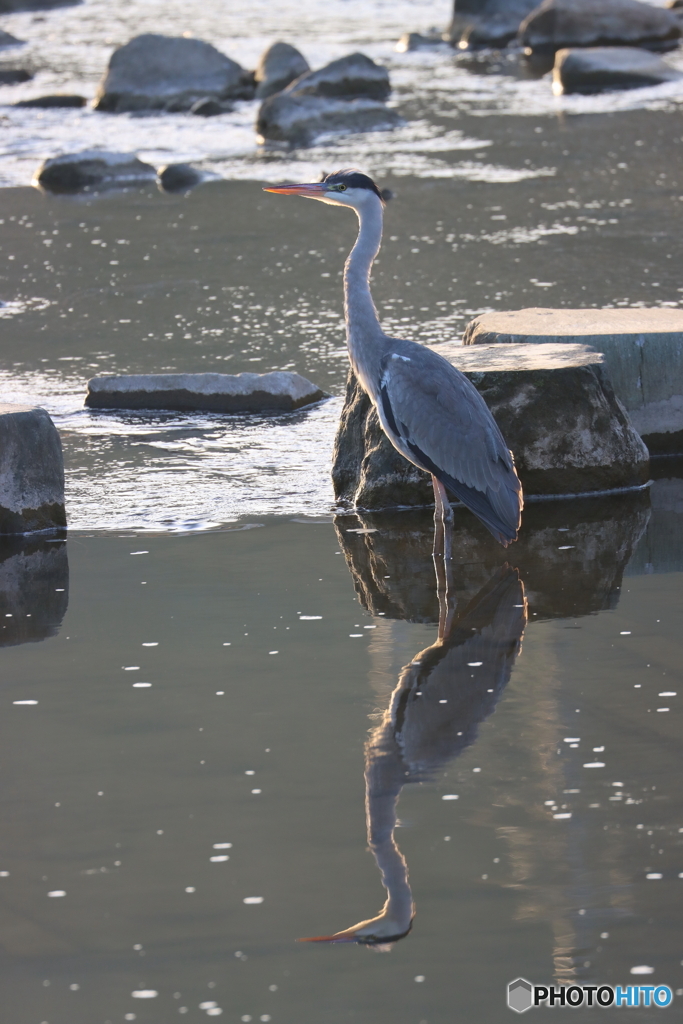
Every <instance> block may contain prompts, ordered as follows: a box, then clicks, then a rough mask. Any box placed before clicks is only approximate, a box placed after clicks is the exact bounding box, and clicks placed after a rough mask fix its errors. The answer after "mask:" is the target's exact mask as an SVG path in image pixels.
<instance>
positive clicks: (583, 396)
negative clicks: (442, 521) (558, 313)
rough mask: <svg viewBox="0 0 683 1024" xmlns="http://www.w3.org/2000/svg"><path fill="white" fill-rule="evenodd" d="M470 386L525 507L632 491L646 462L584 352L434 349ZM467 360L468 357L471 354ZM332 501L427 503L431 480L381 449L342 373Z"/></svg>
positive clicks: (594, 356)
mask: <svg viewBox="0 0 683 1024" xmlns="http://www.w3.org/2000/svg"><path fill="white" fill-rule="evenodd" d="M434 350H435V351H437V352H439V353H440V354H441V355H443V356H444V357H445V358H446V359H448V360H449V362H451V363H452V364H453V365H454V366H456V367H457V368H458V369H460V370H462V371H463V372H464V373H465V374H466V376H467V377H469V379H470V380H471V381H472V383H473V384H474V385H475V387H476V388H477V390H478V391H479V393H480V394H481V396H482V398H483V399H484V401H485V402H486V404H487V405H488V407H489V409H490V410H491V412H492V413H493V416H494V418H495V420H496V422H497V424H498V426H499V427H500V429H501V431H502V433H503V437H504V438H505V439H506V441H507V443H508V445H509V447H510V449H511V450H512V452H513V454H514V457H515V463H516V466H517V472H518V474H519V477H520V480H521V481H522V486H523V488H524V494H525V499H526V500H529V498H530V497H532V496H534V495H535V496H539V497H543V496H549V495H554V496H570V495H575V494H583V493H591V492H604V491H609V490H613V489H622V488H631V487H640V486H642V485H643V484H645V483H646V482H647V480H648V474H649V455H648V451H647V448H646V447H645V445H644V444H643V442H642V441H641V439H640V438H639V436H638V434H637V433H636V431H635V430H634V428H633V426H632V425H631V422H630V420H629V418H628V414H627V413H626V411H625V410H624V408H623V406H622V405H621V404H620V402H619V401H618V400H617V398H616V396H615V394H614V391H613V389H612V385H611V384H610V381H609V377H608V375H607V372H606V370H605V369H604V368H603V366H602V356H601V355H600V354H599V353H596V352H593V351H592V350H591V349H589V348H588V347H587V346H585V345H563V346H553V345H544V346H542V347H540V346H536V347H535V348H534V346H531V345H518V346H515V347H514V349H513V348H512V347H508V348H507V351H506V346H504V345H488V346H486V348H485V349H484V348H477V349H475V348H473V347H470V348H465V347H462V346H458V345H453V344H450V343H447V344H444V345H436V346H434ZM471 353H475V354H474V355H473V356H471ZM332 480H333V484H334V490H335V496H336V498H337V500H338V501H342V502H347V503H348V504H349V505H351V506H354V507H356V508H360V509H381V508H391V507H394V508H395V507H397V506H406V507H410V506H416V505H428V504H432V502H433V497H432V487H431V480H430V477H429V475H428V474H427V473H424V472H423V471H422V470H420V469H418V468H417V467H416V466H413V465H412V463H410V462H408V461H407V460H406V459H404V458H403V456H402V455H400V454H399V453H398V452H397V451H396V449H395V448H394V447H393V446H392V445H391V443H390V441H389V440H388V438H387V437H386V435H385V434H384V431H383V430H382V428H381V426H380V423H379V419H378V417H377V414H376V412H375V409H374V407H373V406H372V403H371V402H370V399H369V398H368V397H367V395H366V394H365V392H364V391H363V389H362V388H361V387H360V385H359V384H358V382H357V380H356V378H355V376H354V374H353V372H352V371H349V378H348V381H347V390H346V399H345V402H344V408H343V410H342V416H341V420H340V424H339V428H338V431H337V436H336V438H335V446H334V455H333V466H332Z"/></svg>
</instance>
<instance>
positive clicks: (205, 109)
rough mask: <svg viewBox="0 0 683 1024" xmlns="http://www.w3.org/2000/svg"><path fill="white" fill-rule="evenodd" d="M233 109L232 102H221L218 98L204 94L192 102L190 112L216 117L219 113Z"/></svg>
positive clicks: (225, 112) (200, 115)
mask: <svg viewBox="0 0 683 1024" xmlns="http://www.w3.org/2000/svg"><path fill="white" fill-rule="evenodd" d="M233 109H234V108H233V105H232V103H221V101H220V100H214V99H212V98H211V97H210V96H204V97H202V99H201V100H197V102H196V103H193V104H192V106H191V107H190V113H191V114H196V115H197V116H198V117H217V116H218V115H219V114H229V113H230V112H231V111H232V110H233Z"/></svg>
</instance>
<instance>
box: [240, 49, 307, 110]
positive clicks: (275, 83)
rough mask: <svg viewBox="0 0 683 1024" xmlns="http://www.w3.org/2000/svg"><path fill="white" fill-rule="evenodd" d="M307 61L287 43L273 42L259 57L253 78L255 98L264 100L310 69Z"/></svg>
mask: <svg viewBox="0 0 683 1024" xmlns="http://www.w3.org/2000/svg"><path fill="white" fill-rule="evenodd" d="M310 70H311V69H310V67H309V64H308V61H307V60H306V58H305V57H304V56H303V54H302V53H299V51H298V50H297V48H296V47H295V46H290V44H289V43H273V44H272V46H269V47H268V49H267V50H265V51H264V52H263V53H262V54H261V57H260V59H259V62H258V66H257V68H256V72H255V74H254V79H255V81H256V99H258V100H265V99H266V98H267V97H268V96H273V95H274V94H275V93H276V92H281V91H282V90H283V89H285V88H286V87H287V86H288V85H289V84H290V82H293V81H294V79H295V78H299V77H300V75H305V74H306V72H307V71H310Z"/></svg>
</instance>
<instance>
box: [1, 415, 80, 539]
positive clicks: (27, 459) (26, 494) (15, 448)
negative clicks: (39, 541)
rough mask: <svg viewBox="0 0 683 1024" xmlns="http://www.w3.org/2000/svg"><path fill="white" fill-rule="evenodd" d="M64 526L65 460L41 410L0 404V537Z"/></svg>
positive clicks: (51, 423)
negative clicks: (1, 535)
mask: <svg viewBox="0 0 683 1024" xmlns="http://www.w3.org/2000/svg"><path fill="white" fill-rule="evenodd" d="M65 527H66V513H65V511H64V459H63V457H62V445H61V441H60V439H59V434H58V433H57V430H56V428H55V425H54V423H53V422H52V420H51V419H50V417H49V416H48V414H47V413H46V412H45V410H44V409H34V408H31V407H30V406H22V405H0V534H17V533H19V534H24V533H34V532H37V531H43V530H61V529H64V528H65Z"/></svg>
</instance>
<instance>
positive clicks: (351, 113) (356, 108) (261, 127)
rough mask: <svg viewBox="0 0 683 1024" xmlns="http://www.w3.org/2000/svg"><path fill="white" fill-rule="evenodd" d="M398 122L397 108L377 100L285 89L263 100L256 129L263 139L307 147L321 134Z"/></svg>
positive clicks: (377, 128) (391, 125)
mask: <svg viewBox="0 0 683 1024" xmlns="http://www.w3.org/2000/svg"><path fill="white" fill-rule="evenodd" d="M401 123H402V119H401V117H400V116H399V115H398V114H397V113H396V111H395V110H391V109H390V108H389V107H386V106H385V105H384V103H380V102H379V101H378V100H370V99H353V100H345V99H332V98H329V99H328V98H323V97H319V96H299V95H296V94H288V93H287V92H286V91H285V92H281V93H278V94H277V95H276V96H271V97H270V99H267V100H266V101H265V103H264V104H263V106H262V107H261V109H260V111H259V115H258V120H257V122H256V131H257V132H258V134H259V136H260V138H261V139H262V140H263V141H272V142H282V143H287V144H289V145H293V146H309V145H311V143H313V142H314V141H315V140H316V139H318V138H319V137H320V136H321V135H328V134H330V135H345V134H352V133H354V132H371V131H381V130H383V129H388V128H395V127H396V126H397V125H399V124H401Z"/></svg>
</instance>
